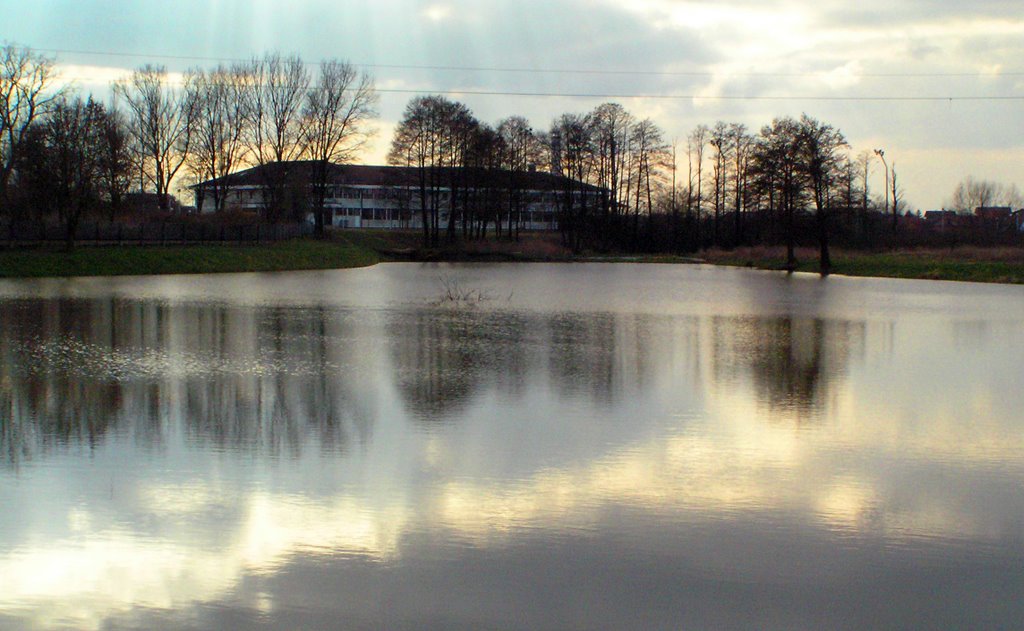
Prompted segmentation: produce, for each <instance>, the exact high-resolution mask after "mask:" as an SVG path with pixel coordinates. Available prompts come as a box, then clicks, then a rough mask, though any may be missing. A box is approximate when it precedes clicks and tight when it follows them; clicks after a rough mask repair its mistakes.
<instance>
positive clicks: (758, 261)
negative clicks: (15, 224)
mask: <svg viewBox="0 0 1024 631" xmlns="http://www.w3.org/2000/svg"><path fill="white" fill-rule="evenodd" d="M419 239H420V235H419V234H416V233H409V232H402V233H391V232H385V231H367V232H360V233H354V232H348V231H346V232H336V233H334V235H332V238H330V239H326V240H316V239H306V238H304V239H295V240H290V241H281V242H277V243H272V244H263V245H252V246H249V245H246V246H241V245H219V244H218V245H191V246H155V245H154V246H88V247H79V248H76V249H74V250H72V251H70V252H69V251H64V250H57V249H39V250H35V249H32V250H29V249H26V250H2V251H0V278H4V279H18V278H69V277H78V276H81V277H85V276H124V275H163V274H216V273H238V272H273V271H302V270H316V269H348V268H355V267H366V266H370V265H374V264H376V263H379V262H386V261H408V262H451V263H459V262H514V263H534V262H547V263H556V262H560V263H580V262H601V263H624V264H628V263H634V264H635V263H651V264H674V265H683V264H708V265H720V266H726V267H745V268H750V269H758V270H766V271H786V270H785V267H784V262H785V250H784V248H781V247H777V246H771V247H764V246H761V247H746V248H736V249H733V250H721V249H711V250H705V251H703V252H699V253H695V254H692V255H671V254H666V255H643V254H640V255H636V254H620V255H617V254H614V253H591V254H587V255H573V254H572V253H571V252H569V251H568V250H567V249H566V248H563V247H561V245H560V244H559V243H558V239H557V235H548V234H531V235H524V238H523V239H522V240H520V241H494V240H491V241H472V242H460V243H457V244H454V245H451V246H441V247H435V248H422V247H419V246H420V243H419ZM797 259H798V265H797V268H796V270H794V271H797V272H810V273H818V271H819V270H818V264H817V252H816V250H815V249H814V248H798V250H797ZM832 274H834V275H839V276H852V277H872V278H903V279H919V280H946V281H964V282H984V283H998V284H1011V285H1012V284H1024V248H1021V247H991V248H978V247H967V246H963V247H960V248H956V249H944V250H937V249H908V250H900V251H896V252H893V251H877V252H865V251H855V250H842V249H836V250H834V251H833V265H832Z"/></svg>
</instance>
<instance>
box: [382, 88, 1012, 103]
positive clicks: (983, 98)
mask: <svg viewBox="0 0 1024 631" xmlns="http://www.w3.org/2000/svg"><path fill="white" fill-rule="evenodd" d="M377 92H382V93H394V94H443V95H448V96H460V95H461V96H511V97H536V98H567V99H589V98H592V99H655V100H688V101H689V100H709V101H937V102H955V101H1024V95H1022V96H823V95H754V94H750V95H724V94H723V95H713V94H707V95H705V94H625V93H618V94H614V93H609V94H594V93H589V92H588V93H582V92H580V93H572V92H505V91H500V90H412V89H399V88H378V89H377Z"/></svg>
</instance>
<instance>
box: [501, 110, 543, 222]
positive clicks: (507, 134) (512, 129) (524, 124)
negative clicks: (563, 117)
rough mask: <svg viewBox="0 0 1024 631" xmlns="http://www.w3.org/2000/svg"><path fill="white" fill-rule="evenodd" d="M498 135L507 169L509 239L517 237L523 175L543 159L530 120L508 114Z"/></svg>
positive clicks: (520, 214)
mask: <svg viewBox="0 0 1024 631" xmlns="http://www.w3.org/2000/svg"><path fill="white" fill-rule="evenodd" d="M498 135H499V136H500V137H501V139H502V142H503V148H504V156H505V160H504V161H503V166H504V168H505V169H507V170H508V189H507V190H508V203H507V205H508V222H507V227H508V238H510V239H511V238H518V236H519V224H520V218H521V217H522V211H523V204H524V203H525V199H524V195H523V187H524V184H523V180H524V175H523V174H524V173H525V172H527V171H529V170H530V168H531V165H532V166H534V167H536V165H537V164H539V163H540V162H541V161H542V160H543V158H544V144H543V143H542V142H541V139H540V138H539V137H538V136H537V134H536V133H534V131H533V128H531V127H530V123H529V121H527V120H526V119H525V118H523V117H522V116H511V117H509V118H506V119H504V120H502V121H500V122H499V123H498ZM499 232H500V226H499Z"/></svg>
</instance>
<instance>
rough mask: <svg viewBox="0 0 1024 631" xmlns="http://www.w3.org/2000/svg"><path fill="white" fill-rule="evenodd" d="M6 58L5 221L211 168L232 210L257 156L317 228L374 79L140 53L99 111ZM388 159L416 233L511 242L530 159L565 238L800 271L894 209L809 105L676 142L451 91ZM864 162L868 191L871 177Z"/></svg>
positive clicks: (22, 51) (81, 209)
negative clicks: (761, 249) (234, 182)
mask: <svg viewBox="0 0 1024 631" xmlns="http://www.w3.org/2000/svg"><path fill="white" fill-rule="evenodd" d="M0 64H2V71H0V216H6V217H7V218H8V219H39V218H42V217H57V218H59V220H60V221H61V222H62V223H63V224H64V225H65V226H66V227H67V230H68V234H69V235H73V233H74V228H75V226H76V224H77V222H78V221H79V220H80V218H81V217H83V216H86V215H89V214H97V215H99V214H107V215H109V216H110V217H111V218H113V217H114V216H116V215H117V214H119V212H121V210H122V205H123V203H124V200H125V198H126V196H127V195H128V192H129V191H152V192H153V193H154V194H155V196H156V198H157V199H158V204H159V207H160V208H161V209H163V210H168V209H169V208H170V197H171V195H170V193H171V190H172V186H173V185H174V183H175V182H176V181H178V182H180V181H182V180H185V181H189V182H193V183H198V182H210V184H209V185H207V186H204V187H201V188H199V189H197V196H198V197H199V199H198V200H197V201H198V202H199V204H200V205H201V206H202V205H210V206H212V207H213V208H214V209H215V210H217V211H223V210H226V209H227V208H229V203H228V193H229V191H228V190H227V189H226V188H225V187H224V185H223V184H222V183H221V180H220V179H221V178H224V177H225V176H227V175H229V174H231V173H233V172H236V171H238V170H240V169H242V168H245V167H250V166H260V167H265V168H262V169H260V170H259V171H258V173H259V174H260V176H261V177H262V178H263V182H262V188H263V197H262V198H263V203H264V212H263V219H264V220H266V221H270V222H275V221H280V220H299V219H302V218H304V217H306V216H307V214H308V213H312V214H313V216H314V222H315V230H316V232H317V233H318V234H322V233H323V231H324V229H325V226H326V223H327V215H326V208H325V202H326V198H327V196H328V190H329V182H328V174H329V167H330V165H332V164H338V163H345V162H350V161H352V160H353V159H354V158H355V157H356V156H357V154H358V153H359V151H360V150H361V149H362V148H363V147H364V145H365V143H366V141H367V140H368V138H369V137H370V131H371V124H370V123H371V121H372V120H373V119H374V117H375V116H376V115H377V112H376V103H377V94H376V92H375V90H374V84H373V79H372V77H370V76H369V75H367V74H366V73H360V72H359V71H358V70H357V69H356V68H355V67H354V66H353V65H352V64H350V63H347V62H344V61H339V60H328V61H324V62H322V63H320V64H319V65H317V66H315V69H313V70H311V68H310V66H308V65H307V64H306V63H304V62H303V60H302V59H301V58H299V57H298V56H284V55H281V54H278V53H270V54H267V55H264V56H263V57H260V58H254V59H252V60H249V61H246V62H238V63H233V64H221V65H218V66H216V67H215V68H213V69H203V68H193V69H190V70H188V71H186V72H184V73H183V74H182V75H181V76H180V77H177V76H172V75H171V74H170V73H169V72H168V71H167V70H166V68H164V67H162V66H154V65H145V66H142V67H140V68H138V69H136V70H135V71H133V72H132V73H131V74H130V75H129V76H128V77H126V78H125V79H123V80H120V81H118V82H116V83H115V84H114V86H113V92H114V95H115V98H114V102H113V104H111V105H104V104H103V103H99V102H97V101H95V100H94V99H93V98H92V97H91V96H89V97H85V98H83V97H82V96H80V95H78V94H76V93H74V92H73V91H72V90H70V89H69V88H66V87H63V88H60V87H57V86H56V71H55V67H54V64H53V60H52V59H49V58H47V57H45V56H42V55H39V54H37V53H34V52H33V51H32V50H30V49H28V48H23V47H19V46H15V45H10V44H8V45H6V46H4V47H3V48H0ZM297 160H305V161H311V162H312V163H313V166H314V168H313V169H312V170H311V173H312V175H311V176H308V175H307V176H306V177H310V180H311V181H304V182H301V183H299V185H297V184H296V182H295V179H296V176H297V174H296V173H295V172H293V169H292V168H291V165H292V164H293V163H294V161H297ZM388 162H389V163H390V164H393V165H402V166H410V167H414V169H413V171H414V172H415V173H416V177H415V181H414V182H410V185H409V188H410V189H412V190H417V191H418V193H419V194H418V196H416V197H415V198H416V199H418V202H419V204H418V205H419V207H418V208H416V209H409V210H415V211H416V212H419V213H420V217H421V219H422V226H423V228H422V229H423V238H424V241H425V242H426V243H428V244H436V243H437V242H439V241H440V240H441V239H443V238H444V239H449V240H452V239H458V238H478V237H484V236H487V235H488V234H489V233H490V234H494V235H498V236H500V237H502V238H508V239H516V238H518V235H519V231H520V229H521V228H522V226H523V225H524V217H525V216H527V213H528V212H529V209H530V206H531V204H532V203H533V202H535V201H536V200H535V199H532V198H531V197H530V195H529V191H530V188H529V184H530V182H531V173H532V172H534V171H550V172H552V173H555V174H557V175H560V176H564V177H563V178H562V179H560V180H559V187H560V190H558V191H557V209H558V210H557V222H558V226H559V229H560V231H561V235H562V239H563V241H564V242H565V244H566V245H567V246H569V247H571V248H573V249H574V250H576V251H581V250H585V249H597V250H618V251H635V252H665V251H671V252H691V251H696V250H700V249H703V248H708V247H735V246H742V245H756V244H785V245H786V246H787V251H788V259H789V264H790V265H795V248H796V246H797V245H808V244H810V243H816V244H817V245H818V247H819V250H820V257H821V262H822V269H825V270H827V269H828V266H829V262H830V261H829V247H830V245H831V244H832V243H840V244H842V245H846V246H854V247H875V246H879V245H898V244H899V243H900V238H901V235H900V220H899V217H900V215H901V213H903V212H904V211H905V209H906V206H907V203H906V200H905V198H904V193H903V189H902V187H901V186H900V180H899V177H898V172H897V169H896V164H895V162H892V161H891V157H890V159H889V160H886V157H885V155H884V152H883V151H881V150H875V151H874V152H872V151H860V152H857V153H855V152H854V151H853V150H852V148H851V147H850V145H849V143H848V142H847V140H846V138H845V136H844V135H843V133H842V132H841V131H840V130H839V129H838V128H836V127H835V126H833V125H831V124H829V123H826V122H823V121H820V120H817V119H815V118H813V117H811V116H809V115H807V114H804V115H802V116H800V117H799V118H797V117H789V116H787V117H779V118H776V119H774V120H772V121H771V122H770V123H768V124H765V125H763V126H762V127H761V128H760V129H759V130H756V131H752V130H750V129H748V128H747V127H746V126H745V125H744V124H741V123H729V122H725V121H719V122H716V123H715V124H713V125H698V126H697V127H696V128H694V129H693V130H692V131H691V132H690V133H689V134H688V135H687V136H686V138H685V139H682V140H675V141H672V142H670V141H669V140H668V139H667V138H666V136H665V133H664V131H663V130H662V129H661V128H660V127H659V126H658V125H657V124H656V123H655V122H654V121H652V120H651V119H649V118H639V117H637V116H635V115H634V114H632V113H630V112H629V111H628V110H627V109H626V108H624V107H623V106H622V105H620V104H617V103H603V104H601V105H598V106H597V107H595V108H594V109H593V110H591V111H589V112H583V113H565V114H562V115H560V116H558V117H556V118H555V119H554V120H553V121H551V124H550V125H549V126H548V127H547V129H544V130H535V129H534V128H533V127H532V126H531V124H530V122H529V121H528V120H527V119H526V118H524V117H522V116H509V117H507V118H504V119H502V120H500V121H498V122H497V123H496V124H494V125H491V124H489V123H486V122H483V121H480V120H479V119H478V118H477V117H476V116H475V115H474V114H473V112H472V111H471V110H470V108H469V107H468V106H466V105H465V104H463V103H460V102H458V101H455V100H452V99H449V98H446V97H443V96H439V95H427V96H417V97H414V98H413V99H411V100H410V102H409V103H408V105H407V107H406V109H405V112H404V114H403V117H402V119H401V121H400V122H399V124H398V126H397V128H396V130H395V134H394V136H393V139H392V142H391V146H390V151H389V153H388ZM878 162H881V163H882V166H883V167H884V169H885V175H886V180H885V181H886V184H885V187H884V188H883V190H882V191H881V192H879V191H871V190H870V189H869V180H870V178H871V175H872V172H873V169H874V168H875V167H876V164H877V163H878ZM304 173H307V174H308V173H310V171H304ZM412 198H413V197H412V196H410V197H409V199H412ZM1019 198H1020V195H1019V193H1018V192H1017V191H1016V189H1015V188H1012V187H1009V188H1006V187H1000V186H999V185H994V184H992V183H989V182H985V181H983V180H973V179H970V178H968V179H967V180H965V181H964V182H962V183H961V184H960V186H959V187H958V188H957V189H956V191H955V192H954V195H953V203H954V206H955V207H961V206H962V207H963V208H964V209H966V210H968V211H969V210H970V209H972V208H973V207H975V206H985V205H988V204H989V203H992V202H994V201H997V200H1000V199H1005V200H1015V201H1017V202H1018V203H1019V201H1020V199H1019ZM883 200H884V201H883ZM1011 203H1012V202H1011ZM972 204H973V205H974V206H972ZM443 216H447V222H446V223H445V222H443V221H442V217H443Z"/></svg>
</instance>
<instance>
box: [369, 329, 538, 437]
mask: <svg viewBox="0 0 1024 631" xmlns="http://www.w3.org/2000/svg"><path fill="white" fill-rule="evenodd" d="M528 331H530V325H529V324H528V323H527V320H526V319H524V318H522V317H520V316H517V315H513V314H503V313H493V312H481V311H469V310H448V309H436V310H423V311H414V312H403V313H399V314H395V316H394V317H392V318H390V320H389V322H388V327H387V334H388V340H389V343H390V345H391V349H392V355H393V359H392V361H393V363H394V365H395V369H396V371H397V374H396V381H397V386H398V389H399V392H401V394H402V398H403V400H404V401H405V403H406V406H407V407H408V409H409V410H410V412H411V414H412V415H413V416H414V417H415V418H417V419H420V420H426V421H439V420H444V419H446V418H449V417H451V416H453V415H455V414H456V413H457V412H458V411H459V410H462V409H464V407H465V406H466V405H468V403H469V401H470V400H471V399H472V397H473V395H474V394H475V393H477V392H478V391H480V390H481V389H482V388H484V387H485V386H488V385H492V384H495V385H497V386H498V387H499V388H500V389H501V390H502V391H507V392H513V393H521V392H522V390H523V389H524V388H525V383H526V374H527V372H528V370H529V366H528V364H527V362H528V346H529V344H530V339H529V335H528ZM534 342H535V341H534Z"/></svg>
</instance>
